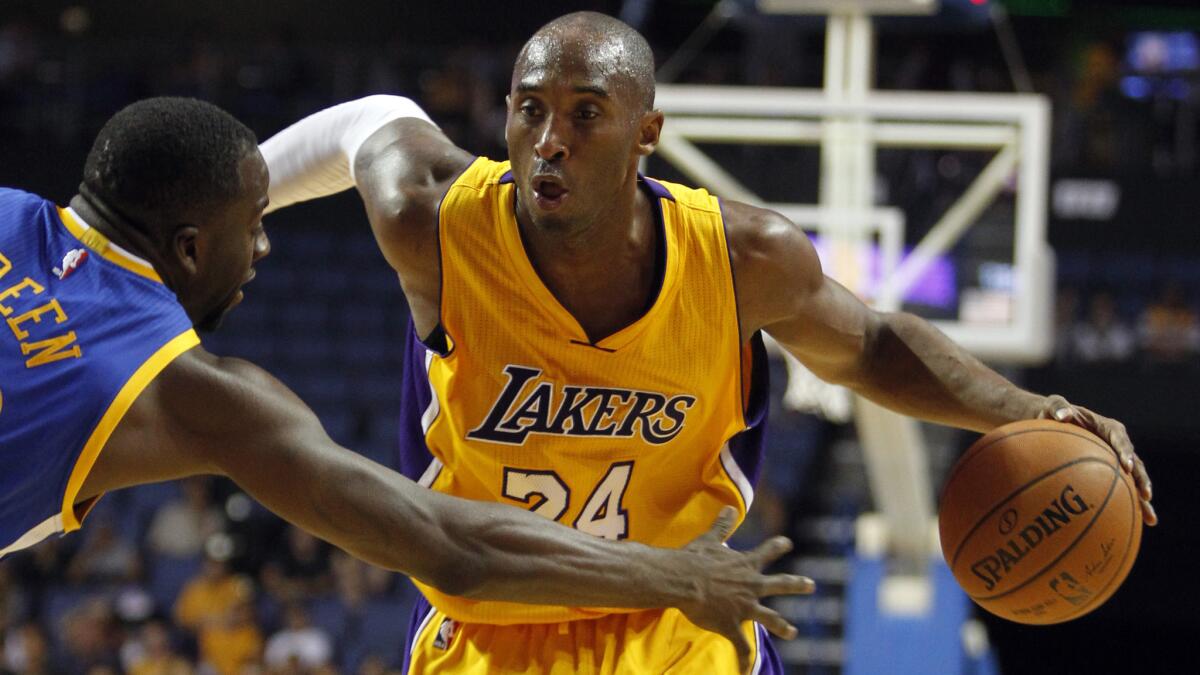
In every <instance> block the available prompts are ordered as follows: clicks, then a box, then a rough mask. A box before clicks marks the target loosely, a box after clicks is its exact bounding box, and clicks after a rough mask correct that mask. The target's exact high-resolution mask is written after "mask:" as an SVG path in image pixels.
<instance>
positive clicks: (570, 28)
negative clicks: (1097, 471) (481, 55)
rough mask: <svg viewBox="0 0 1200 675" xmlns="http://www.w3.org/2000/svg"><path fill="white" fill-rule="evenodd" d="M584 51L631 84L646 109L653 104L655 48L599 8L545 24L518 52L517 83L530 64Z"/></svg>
mask: <svg viewBox="0 0 1200 675" xmlns="http://www.w3.org/2000/svg"><path fill="white" fill-rule="evenodd" d="M580 56H583V57H584V58H586V59H587V61H588V62H589V64H590V65H591V66H592V67H593V68H595V69H596V70H598V71H600V72H601V73H603V74H605V75H606V76H608V77H611V78H612V79H613V80H614V81H615V82H619V83H620V84H621V85H623V86H625V87H628V89H629V92H628V93H629V94H631V95H632V97H633V100H634V101H637V102H639V103H640V104H641V110H639V111H637V112H645V111H647V110H650V109H652V108H653V107H654V52H652V51H651V50H650V45H649V44H648V43H647V42H646V38H644V37H642V36H641V34H640V33H638V32H637V31H636V30H634V29H633V28H632V27H630V26H629V25H628V24H626V23H624V22H623V21H621V20H619V19H615V18H613V17H611V16H608V15H606V14H600V13H598V12H574V13H572V14H567V15H565V16H560V17H559V18H557V19H555V20H553V21H551V22H550V23H548V24H546V25H545V26H542V27H541V28H540V29H538V31H537V32H536V33H534V34H533V37H531V38H529V41H528V42H526V43H525V46H524V47H522V48H521V53H520V54H519V55H518V56H517V63H516V65H515V67H514V68H513V89H514V90H517V89H518V88H519V87H520V83H521V78H522V76H523V75H524V74H525V73H526V72H527V71H529V70H531V69H544V68H547V67H553V66H556V65H558V63H559V62H561V61H563V60H566V59H570V58H579V57H580Z"/></svg>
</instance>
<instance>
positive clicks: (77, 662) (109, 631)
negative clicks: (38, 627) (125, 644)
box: [59, 596, 121, 673]
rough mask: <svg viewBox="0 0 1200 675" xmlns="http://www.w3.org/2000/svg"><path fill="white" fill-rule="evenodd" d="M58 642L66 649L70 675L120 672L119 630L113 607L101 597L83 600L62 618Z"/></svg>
mask: <svg viewBox="0 0 1200 675" xmlns="http://www.w3.org/2000/svg"><path fill="white" fill-rule="evenodd" d="M59 642H60V643H61V644H63V645H64V646H65V647H66V649H67V657H68V663H67V668H66V670H67V671H69V672H72V673H87V672H91V671H92V670H94V669H106V668H107V669H112V672H114V673H115V672H118V671H119V668H120V663H119V659H118V656H117V654H118V652H119V650H120V647H121V626H120V624H119V623H118V622H117V620H116V616H115V615H114V614H113V607H112V604H111V603H110V602H109V600H108V599H107V598H105V597H103V596H93V597H90V598H88V599H86V600H84V601H83V602H82V603H80V604H79V605H78V606H76V607H75V608H73V609H72V610H71V611H70V612H68V613H67V614H66V616H64V617H63V619H62V633H61V635H60V640H59Z"/></svg>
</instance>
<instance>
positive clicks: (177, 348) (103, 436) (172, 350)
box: [62, 328, 200, 532]
mask: <svg viewBox="0 0 1200 675" xmlns="http://www.w3.org/2000/svg"><path fill="white" fill-rule="evenodd" d="M198 344H200V337H199V336H198V335H196V331H195V330H193V329H191V328H189V329H187V330H186V331H184V332H182V333H180V334H179V335H177V336H175V337H174V338H173V339H172V340H171V341H170V342H168V343H167V344H165V345H163V346H162V347H160V348H159V349H158V351H156V352H154V354H153V355H151V356H150V358H148V359H146V361H145V363H143V364H142V365H141V366H140V367H139V368H138V369H137V370H136V371H134V373H133V375H132V376H130V378H129V380H128V381H126V382H125V385H124V386H123V387H121V390H120V391H119V392H117V397H116V398H114V399H113V402H112V403H111V404H110V405H109V406H108V410H106V411H104V415H103V416H101V417H100V422H99V423H98V424H96V428H95V429H94V430H92V434H91V436H89V437H88V440H87V443H85V444H84V446H83V451H82V452H80V453H79V459H77V460H75V468H74V469H73V470H72V471H71V477H70V479H69V480H68V481H67V491H66V492H65V493H64V494H63V501H62V523H63V532H72V531H74V530H78V529H79V526H80V520H81V517H80V516H81V515H83V514H77V513H76V510H75V497H76V496H77V495H78V494H79V490H80V488H82V487H83V482H84V480H86V479H87V477H88V474H89V473H91V471H92V466H94V465H95V464H96V459H97V458H98V457H100V451H101V450H103V449H104V445H105V444H106V443H108V439H109V437H110V436H112V433H113V431H114V430H115V429H116V428H117V424H118V423H119V422H120V421H121V419H122V418H124V417H125V413H126V412H128V411H129V407H130V406H132V405H133V402H134V401H136V400H137V397H138V396H140V395H141V393H142V390H144V389H145V388H146V385H148V384H150V381H151V380H153V379H154V378H155V377H158V374H159V373H161V372H162V370H163V368H166V367H167V364H169V363H171V362H172V361H174V360H175V357H177V356H179V355H180V354H182V353H184V352H186V351H187V350H189V349H191V348H192V347H195V346H196V345H198ZM97 499H99V497H97ZM95 501H96V500H95V499H93V500H91V501H90V502H89V504H87V505H85V506H84V509H83V512H84V514H86V509H87V508H90V506H91V504H92V503H95Z"/></svg>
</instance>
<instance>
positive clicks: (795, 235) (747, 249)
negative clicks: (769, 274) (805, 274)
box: [721, 200, 815, 263]
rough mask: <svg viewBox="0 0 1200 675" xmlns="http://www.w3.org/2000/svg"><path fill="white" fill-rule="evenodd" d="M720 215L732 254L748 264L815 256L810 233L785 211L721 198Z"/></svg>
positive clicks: (805, 258)
mask: <svg viewBox="0 0 1200 675" xmlns="http://www.w3.org/2000/svg"><path fill="white" fill-rule="evenodd" d="M721 217H722V219H723V220H724V222H725V232H726V236H727V238H728V242H729V249H730V253H731V255H733V256H734V257H735V258H737V257H743V258H745V259H746V261H747V263H769V262H772V261H775V260H779V261H781V262H782V261H786V260H788V259H791V260H792V261H793V262H795V261H796V260H795V259H796V256H801V258H802V260H807V258H808V256H809V255H810V254H811V255H815V252H814V251H813V248H812V243H811V242H810V241H809V239H808V235H807V234H805V232H804V230H803V229H802V228H800V226H798V225H796V224H795V223H793V222H792V221H791V220H790V219H788V218H787V217H785V216H783V215H782V214H780V213H778V212H776V211H772V210H771V209H764V208H762V207H758V206H753V205H751V204H746V203H744V202H737V201H730V200H722V201H721Z"/></svg>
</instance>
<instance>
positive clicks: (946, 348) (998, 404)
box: [848, 313, 1044, 432]
mask: <svg viewBox="0 0 1200 675" xmlns="http://www.w3.org/2000/svg"><path fill="white" fill-rule="evenodd" d="M848 384H849V385H850V386H851V388H852V389H854V390H855V392H856V393H859V394H861V395H863V396H865V397H867V398H869V399H871V400H872V401H875V402H877V403H879V404H881V405H884V406H887V407H889V408H891V409H893V410H896V411H898V412H901V413H904V414H906V415H911V416H913V417H919V418H922V419H926V420H930V421H932V422H939V423H942V424H948V425H951V426H957V427H962V428H965V429H973V430H975V431H980V432H985V431H989V430H991V429H993V428H995V427H997V426H999V425H1001V424H1004V423H1007V422H1012V421H1015V420H1019V419H1028V418H1030V417H1033V416H1035V415H1036V414H1037V412H1038V411H1039V410H1040V409H1041V408H1042V403H1043V401H1044V398H1043V397H1042V396H1039V395H1037V394H1033V393H1030V392H1027V391H1025V390H1023V389H1021V388H1019V387H1017V386H1016V385H1014V384H1013V383H1012V382H1009V381H1008V380H1007V379H1005V378H1004V377H1002V376H1001V375H1000V374H998V373H996V372H995V371H993V370H992V369H991V368H988V367H987V366H986V365H984V364H983V363H982V362H981V361H979V359H977V358H975V357H974V356H972V355H971V354H970V353H969V352H967V351H966V350H965V349H963V348H962V347H960V346H959V345H957V344H955V343H954V342H953V341H952V340H950V338H948V337H946V336H945V335H944V334H943V333H942V332H941V331H939V330H938V329H937V328H935V327H934V326H933V325H932V324H930V323H929V322H927V321H925V320H924V319H921V318H919V317H916V316H913V315H911V314H906V313H893V314H883V315H881V317H880V322H879V323H878V324H877V325H876V327H875V330H873V331H872V332H871V335H870V338H869V340H868V341H867V345H866V349H865V353H864V356H863V360H862V363H861V365H860V367H859V368H858V374H857V375H856V376H855V377H854V378H852V381H851V382H849V383H848Z"/></svg>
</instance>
